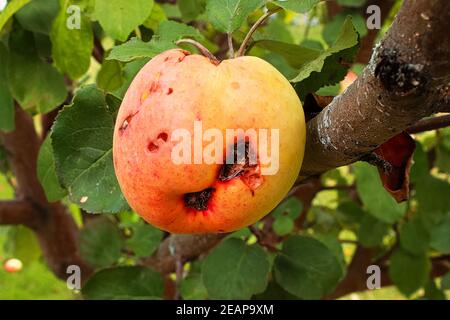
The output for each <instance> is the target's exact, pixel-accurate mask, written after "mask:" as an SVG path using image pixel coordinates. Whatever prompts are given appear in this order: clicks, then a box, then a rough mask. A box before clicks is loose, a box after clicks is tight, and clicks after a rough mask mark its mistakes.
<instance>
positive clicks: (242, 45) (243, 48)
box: [236, 8, 281, 57]
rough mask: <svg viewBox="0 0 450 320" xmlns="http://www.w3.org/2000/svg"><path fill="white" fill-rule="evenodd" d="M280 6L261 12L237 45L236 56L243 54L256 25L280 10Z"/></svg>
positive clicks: (256, 27)
mask: <svg viewBox="0 0 450 320" xmlns="http://www.w3.org/2000/svg"><path fill="white" fill-rule="evenodd" d="M280 10H281V8H277V9H275V10H273V11H267V12H266V13H265V14H263V15H262V16H261V17H260V18H259V19H258V20H257V21H256V22H255V24H254V25H253V26H252V27H251V28H250V30H249V32H248V33H247V35H246V36H245V38H244V41H242V44H241V46H240V47H239V50H238V52H237V54H236V57H241V56H243V55H244V54H245V50H246V49H247V46H248V44H249V42H250V40H251V39H252V36H253V34H254V33H255V31H256V30H257V29H258V27H259V26H260V25H262V24H263V23H264V21H266V19H267V18H268V17H270V16H271V15H273V14H274V13H277V12H278V11H280Z"/></svg>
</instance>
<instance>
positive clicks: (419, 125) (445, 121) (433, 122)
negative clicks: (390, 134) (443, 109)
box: [406, 114, 450, 133]
mask: <svg viewBox="0 0 450 320" xmlns="http://www.w3.org/2000/svg"><path fill="white" fill-rule="evenodd" d="M448 126H450V114H449V115H445V116H440V117H433V118H429V119H423V120H420V121H417V122H416V123H415V124H413V125H412V126H410V127H409V128H408V129H407V130H406V132H408V133H420V132H424V131H430V130H436V129H441V128H445V127H448Z"/></svg>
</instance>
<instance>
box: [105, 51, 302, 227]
mask: <svg viewBox="0 0 450 320" xmlns="http://www.w3.org/2000/svg"><path fill="white" fill-rule="evenodd" d="M195 120H198V121H200V120H201V121H202V125H203V132H204V131H205V130H206V129H208V128H218V129H220V130H221V131H222V133H223V136H224V137H225V129H226V128H228V129H237V128H241V129H244V130H247V129H249V128H254V129H259V128H264V129H270V128H276V129H279V136H280V139H279V140H280V141H279V155H280V158H279V170H278V172H277V173H276V174H275V175H264V176H263V178H262V179H263V180H262V181H263V182H262V184H261V185H259V186H258V187H257V188H255V189H252V188H250V187H249V186H248V185H247V184H246V183H244V182H243V180H242V179H240V178H239V177H237V178H234V179H231V180H229V181H225V182H223V181H219V180H218V174H219V172H220V170H221V167H222V165H221V164H205V163H202V164H178V165H177V164H174V163H173V161H172V160H171V150H172V148H173V147H174V145H175V144H176V142H173V141H171V139H170V137H171V133H172V132H173V131H174V130H175V129H179V128H185V129H187V130H188V131H189V132H190V133H191V136H192V137H193V136H194V130H193V127H194V121H195ZM161 134H163V135H167V136H165V137H164V138H167V137H168V139H165V140H166V141H163V140H161V139H159V140H158V137H161ZM305 136H306V132H305V120H304V114H303V109H302V106H301V103H300V100H299V98H298V96H297V94H296V92H295V90H294V89H293V88H292V86H291V84H290V83H289V82H288V80H287V79H286V78H285V77H284V76H283V75H282V74H281V73H279V72H278V70H276V69H275V68H274V67H273V66H271V65H270V64H269V63H267V62H265V61H264V60H262V59H259V58H257V57H251V56H244V57H239V58H235V59H230V60H224V61H222V62H221V63H220V64H218V65H217V64H215V63H213V62H212V61H210V60H209V59H208V58H206V57H204V56H201V55H195V54H190V53H189V52H187V51H184V50H181V49H173V50H168V51H166V52H163V53H161V54H160V55H158V56H156V57H154V58H153V59H152V60H151V61H149V62H148V63H147V64H146V65H145V66H144V67H143V68H142V69H141V70H140V72H139V73H138V74H137V76H136V77H135V78H134V80H133V82H132V83H131V85H130V87H129V89H128V91H127V93H126V95H125V97H124V100H123V102H122V105H121V106H120V109H119V112H118V115H117V121H116V125H115V130H114V140H113V158H114V168H115V172H116V175H117V178H118V182H119V185H120V187H121V189H122V192H123V194H124V196H125V198H126V199H127V201H128V203H129V205H130V206H131V207H132V209H133V210H134V211H136V212H137V213H138V214H139V215H140V216H141V217H142V218H143V219H144V220H146V221H147V222H149V223H150V224H152V225H154V226H156V227H158V228H160V229H163V230H166V231H169V232H172V233H181V234H187V233H212V232H214V233H217V232H231V231H234V230H238V229H240V228H243V227H245V226H248V225H250V224H253V223H255V222H256V221H258V220H259V219H261V218H262V217H263V216H264V215H266V214H267V213H269V212H270V211H271V210H272V209H274V208H275V207H276V206H277V204H278V203H279V202H280V201H281V200H282V199H283V198H284V197H285V196H286V193H287V192H288V191H289V189H290V188H291V187H292V185H293V184H294V182H295V180H296V178H297V176H298V174H299V171H300V167H301V163H302V160H303V154H304V147H305ZM269 141H270V138H269ZM209 143H210V142H203V147H205V146H206V145H208V144H209ZM155 144H156V145H157V146H158V147H157V150H156V151H155V150H154V148H150V147H149V146H155ZM230 147H232V146H230ZM268 154H269V155H270V143H269V150H268ZM207 188H214V191H213V192H212V194H211V197H210V198H209V200H208V202H207V209H206V210H196V209H193V208H189V207H187V206H186V202H185V194H187V193H192V192H200V191H202V190H205V189H207Z"/></svg>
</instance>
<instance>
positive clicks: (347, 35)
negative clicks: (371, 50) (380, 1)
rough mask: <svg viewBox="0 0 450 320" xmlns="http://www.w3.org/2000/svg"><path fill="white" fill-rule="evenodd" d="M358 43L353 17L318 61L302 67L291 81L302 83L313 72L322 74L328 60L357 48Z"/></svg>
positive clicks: (348, 18) (348, 19)
mask: <svg viewBox="0 0 450 320" xmlns="http://www.w3.org/2000/svg"><path fill="white" fill-rule="evenodd" d="M358 42H359V37H358V33H357V32H356V30H355V27H354V26H353V23H352V19H351V17H347V19H346V20H345V22H344V25H343V26H342V28H341V29H340V31H339V36H338V38H337V39H336V41H335V42H334V44H333V45H332V46H331V47H330V48H328V49H327V50H325V51H324V52H322V53H321V54H320V55H319V56H318V57H317V58H316V59H314V60H312V61H310V62H308V63H306V64H305V65H304V66H302V68H301V70H300V73H299V74H298V75H297V76H296V77H295V78H294V79H292V80H291V81H292V82H300V81H302V80H304V79H306V78H308V77H309V76H310V75H311V73H312V72H320V71H321V70H322V68H323V66H324V64H325V60H326V58H328V57H330V56H333V55H334V54H337V53H340V52H342V51H345V50H346V49H350V48H355V47H356V46H357V45H358Z"/></svg>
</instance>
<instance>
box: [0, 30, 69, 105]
mask: <svg viewBox="0 0 450 320" xmlns="http://www.w3.org/2000/svg"><path fill="white" fill-rule="evenodd" d="M8 79H9V87H10V89H11V93H12V95H13V97H14V98H15V99H16V100H17V101H18V102H19V104H20V106H21V107H22V108H24V109H33V108H36V109H37V111H38V112H41V113H46V112H49V111H51V110H53V109H54V108H56V107H57V106H58V105H60V104H62V103H63V102H64V100H65V98H66V96H67V90H66V87H65V84H64V78H63V76H62V75H61V74H59V73H58V71H56V69H55V68H53V67H52V66H51V65H49V64H47V63H44V62H43V61H42V60H41V59H40V58H39V57H38V53H37V51H36V48H35V47H34V39H33V35H32V34H31V33H29V32H27V31H18V32H14V33H13V34H11V38H10V54H9V59H8Z"/></svg>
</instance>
